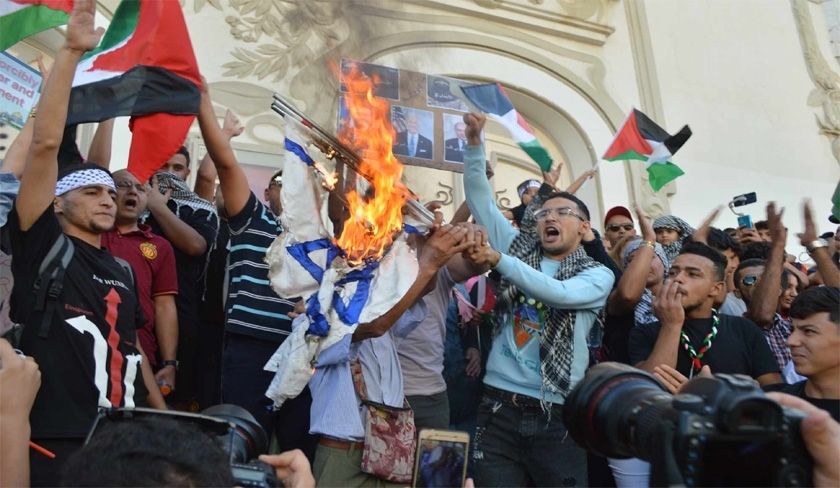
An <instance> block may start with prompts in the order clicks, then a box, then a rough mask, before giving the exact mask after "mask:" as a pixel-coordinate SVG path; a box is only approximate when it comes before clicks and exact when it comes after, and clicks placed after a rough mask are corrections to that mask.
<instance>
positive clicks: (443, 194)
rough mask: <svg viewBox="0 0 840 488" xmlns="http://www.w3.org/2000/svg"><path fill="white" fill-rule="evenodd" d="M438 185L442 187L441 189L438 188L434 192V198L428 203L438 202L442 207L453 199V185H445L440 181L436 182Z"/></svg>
mask: <svg viewBox="0 0 840 488" xmlns="http://www.w3.org/2000/svg"><path fill="white" fill-rule="evenodd" d="M437 184H438V186H440V187H442V188H443V190H438V191H437V193H436V194H435V200H432V201H431V202H429V203H439V204H440V205H441V206H442V207H445V206H447V205H449V204H450V203H452V202H453V201H455V196H454V195H453V194H452V190H453V188H454V187H453V186H451V185H447V184H446V183H443V182H442V181H438V182H437Z"/></svg>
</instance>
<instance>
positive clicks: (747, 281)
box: [741, 275, 758, 286]
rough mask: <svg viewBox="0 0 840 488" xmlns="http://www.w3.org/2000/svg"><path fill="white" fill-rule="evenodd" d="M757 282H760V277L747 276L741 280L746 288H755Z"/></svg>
mask: <svg viewBox="0 0 840 488" xmlns="http://www.w3.org/2000/svg"><path fill="white" fill-rule="evenodd" d="M756 281H758V276H756V275H747V276H744V277H743V278H741V284H742V285H744V286H753V285H754V284H755V282H756Z"/></svg>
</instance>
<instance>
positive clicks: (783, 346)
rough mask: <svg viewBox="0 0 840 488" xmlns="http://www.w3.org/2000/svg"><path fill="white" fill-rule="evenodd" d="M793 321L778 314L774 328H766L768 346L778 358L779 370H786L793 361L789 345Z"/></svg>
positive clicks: (774, 320)
mask: <svg viewBox="0 0 840 488" xmlns="http://www.w3.org/2000/svg"><path fill="white" fill-rule="evenodd" d="M792 326H793V321H792V320H791V319H784V318H782V316H781V315H779V314H776V316H775V317H773V327H771V328H770V330H767V329H765V328H764V327H762V328H761V330H763V331H764V335H765V336H767V344H769V345H770V350H771V351H773V355H774V356H776V361H778V363H779V369H782V370H783V369H785V366H787V363H789V362H790V361H791V360H792V359H793V355H792V354H791V352H790V348H789V347H788V345H787V340H788V337H790V333H791V329H792Z"/></svg>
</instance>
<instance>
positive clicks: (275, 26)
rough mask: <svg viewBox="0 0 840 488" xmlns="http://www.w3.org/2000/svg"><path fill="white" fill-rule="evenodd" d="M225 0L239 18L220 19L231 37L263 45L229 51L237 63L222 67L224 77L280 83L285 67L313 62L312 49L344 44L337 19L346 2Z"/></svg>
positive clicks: (315, 55)
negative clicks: (271, 79) (250, 78)
mask: <svg viewBox="0 0 840 488" xmlns="http://www.w3.org/2000/svg"><path fill="white" fill-rule="evenodd" d="M197 1H198V0H197ZM217 1H218V0H217ZM229 1H230V7H231V8H233V9H235V10H236V11H237V14H238V15H229V16H227V17H226V18H225V21H226V22H227V23H228V24H229V25H230V34H231V36H233V38H234V39H236V40H239V41H244V42H246V43H257V42H259V41H261V40H262V41H265V40H267V41H268V42H264V43H262V44H259V45H257V47H256V49H247V48H244V47H240V48H236V49H235V50H234V51H233V52H231V54H232V55H233V57H234V58H236V61H231V62H229V63H226V64H224V65H223V67H224V68H227V69H228V71H227V72H226V73H225V76H236V77H238V78H246V77H248V76H251V75H254V76H256V77H257V79H259V80H262V79H264V78H266V77H268V76H269V75H273V76H274V78H273V81H275V82H279V81H280V80H282V79H283V78H284V77H285V76H286V74H287V73H288V71H289V68H291V67H295V68H299V67H303V66H305V65H307V64H309V63H310V62H311V61H313V60H314V59H315V58H316V57H317V54H316V52H315V50H318V51H321V50H323V49H324V48H326V47H328V46H329V45H330V44H332V43H336V42H340V41H341V40H343V39H342V37H345V36H343V35H342V34H340V32H339V31H340V30H342V29H341V25H340V24H341V22H340V21H341V19H342V18H343V17H344V13H345V8H346V7H347V6H348V5H352V3H351V2H346V1H341V2H333V1H313V0H308V1H307V0H296V1H283V0H229ZM266 38H267V39H266Z"/></svg>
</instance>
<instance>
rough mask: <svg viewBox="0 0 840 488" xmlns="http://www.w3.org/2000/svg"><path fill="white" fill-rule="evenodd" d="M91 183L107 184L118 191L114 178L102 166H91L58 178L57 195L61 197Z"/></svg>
mask: <svg viewBox="0 0 840 488" xmlns="http://www.w3.org/2000/svg"><path fill="white" fill-rule="evenodd" d="M89 185H105V186H108V187H110V188H111V189H112V190H114V191H117V186H116V185H115V184H114V179H113V178H111V175H109V174H108V172H107V171H105V170H104V169H102V168H90V169H82V170H79V171H74V172H72V173H70V174H68V175H64V177H63V178H61V179H60V180H58V182H56V184H55V196H57V197H60V196H61V195H64V194H65V193H67V192H68V191H71V190H75V189H76V188H81V187H83V186H89Z"/></svg>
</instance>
